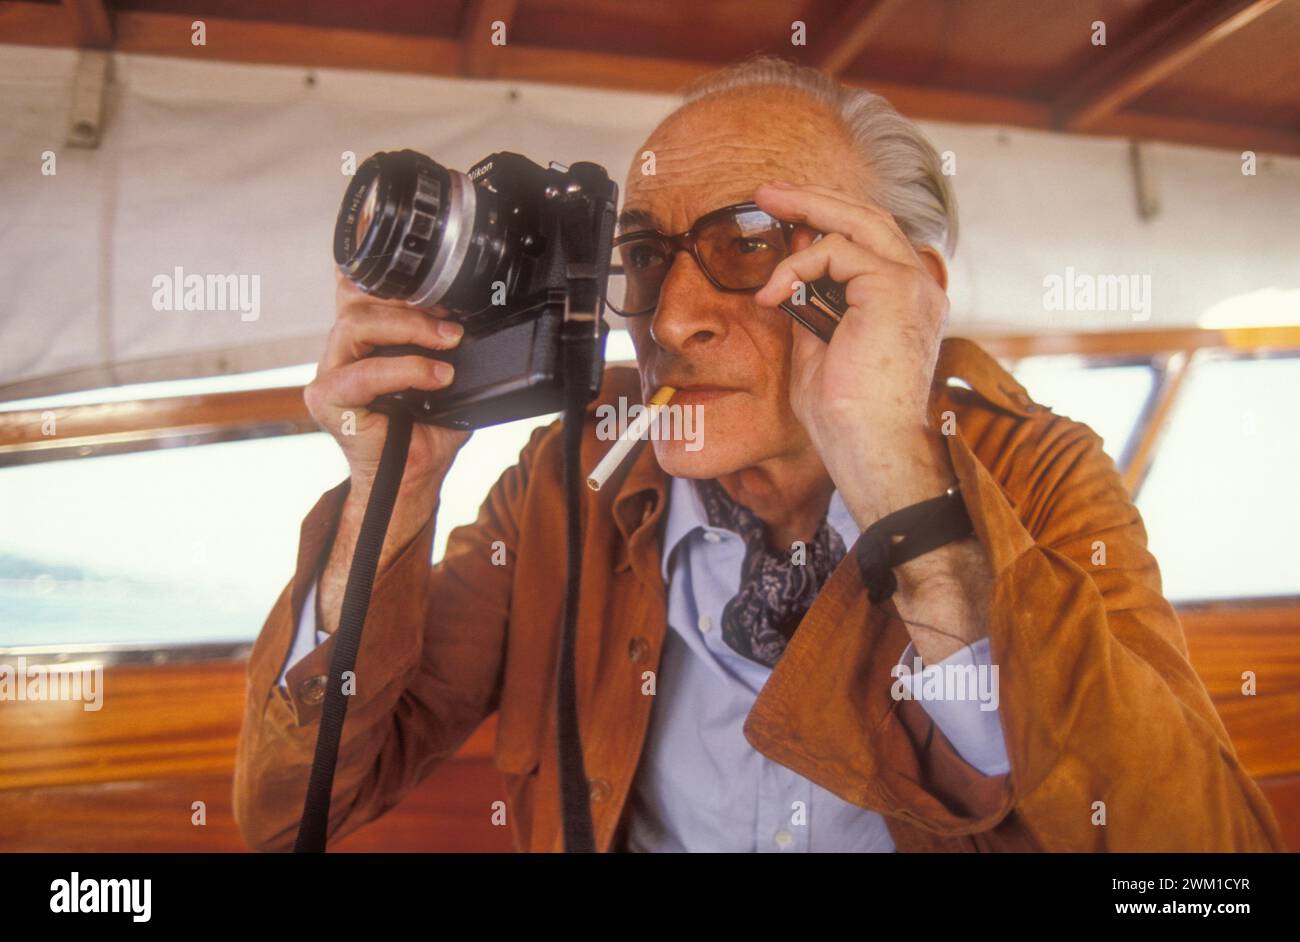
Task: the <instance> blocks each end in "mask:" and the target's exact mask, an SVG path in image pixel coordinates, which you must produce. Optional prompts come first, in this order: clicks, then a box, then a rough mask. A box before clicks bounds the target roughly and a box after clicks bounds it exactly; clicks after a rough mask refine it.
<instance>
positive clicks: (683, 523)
mask: <svg viewBox="0 0 1300 942" xmlns="http://www.w3.org/2000/svg"><path fill="white" fill-rule="evenodd" d="M952 379H957V380H959V381H960V382H961V383H962V384H964V385H966V386H968V387H969V388H970V389H971V390H972V391H974V392H975V393H976V394H978V395H979V396H981V397H982V398H983V399H985V400H987V401H988V402H990V403H991V404H993V405H995V406H997V407H998V408H1001V409H1003V410H1005V411H1008V412H1013V413H1016V414H1019V415H1032V414H1034V413H1035V412H1036V411H1037V410H1039V409H1040V408H1041V407H1040V406H1038V405H1037V404H1035V403H1034V402H1033V401H1032V400H1031V399H1030V398H1029V394H1028V393H1027V392H1026V390H1025V388H1024V387H1023V386H1021V385H1020V383H1018V382H1017V381H1016V380H1015V379H1014V378H1013V377H1012V376H1011V374H1010V373H1008V372H1007V371H1006V370H1004V369H1003V368H1002V366H1001V365H1000V364H999V363H998V362H997V360H995V359H994V358H993V357H992V356H990V355H989V354H988V353H986V352H984V350H983V349H981V348H980V347H979V346H978V345H977V344H976V343H974V342H973V341H971V340H967V339H965V338H963V337H947V338H945V339H944V340H943V341H942V343H941V344H940V346H939V354H938V357H937V360H936V364H935V371H934V382H933V385H932V386H931V389H930V403H929V411H930V420H931V422H932V423H933V427H934V428H936V429H937V428H940V427H941V426H942V422H943V416H942V411H943V409H944V408H945V406H946V404H947V402H948V399H947V388H948V385H949V381H950V380H952ZM620 395H623V396H627V397H628V399H629V400H630V401H635V402H640V401H641V385H640V380H639V377H638V374H637V371H636V368H635V367H634V366H632V367H629V366H615V367H611V368H610V369H609V370H607V377H606V386H605V388H604V389H602V391H601V395H600V396H599V397H598V399H597V400H596V402H593V403H592V404H591V405H590V406H589V407H588V411H592V412H594V411H595V409H596V407H597V403H598V402H611V401H617V398H618V396H620ZM598 444H599V450H600V453H601V454H603V453H604V450H605V449H607V448H608V443H606V442H600V443H598ZM674 481H675V479H673V478H671V477H670V476H669V475H668V474H666V473H665V472H664V471H663V469H662V468H660V467H659V462H658V461H657V460H656V459H655V454H654V447H653V446H652V445H651V443H650V442H648V441H647V442H644V443H642V444H641V445H640V446H638V451H637V455H636V457H635V458H634V459H633V461H632V464H631V466H630V467H629V468H628V469H627V471H626V472H623V479H622V481H621V482H619V483H618V485H617V488H616V490H615V492H614V497H613V501H612V513H613V515H614V521H615V525H616V526H617V528H618V531H619V533H620V535H621V536H622V540H621V541H620V546H619V549H618V552H617V558H616V562H615V570H616V571H621V570H624V569H627V568H628V567H629V566H631V565H633V558H634V556H637V555H638V554H639V555H640V556H641V560H640V562H641V563H642V564H643V566H644V568H643V569H642V572H641V574H642V576H643V577H645V578H646V579H647V580H650V579H652V578H653V577H652V575H651V574H652V573H654V572H655V570H658V575H659V576H660V577H661V579H662V578H664V577H665V574H666V572H667V565H666V564H667V560H668V557H669V555H670V553H671V551H672V550H673V549H674V548H675V547H676V546H677V543H678V542H679V541H680V540H681V539H682V538H683V537H684V536H686V535H687V534H688V533H689V532H690V531H691V529H693V528H694V526H696V525H700V526H707V521H706V519H705V517H704V508H703V507H702V506H700V505H699V503H698V498H697V497H695V496H694V488H692V487H689V486H688V487H685V488H683V490H684V491H685V492H686V493H688V494H690V495H691V499H689V500H682V499H679V500H676V501H671V500H670V491H671V494H672V496H676V494H677V490H676V488H675V486H674ZM670 503H672V504H676V505H677V507H678V508H679V511H680V516H678V517H677V518H676V519H674V517H673V514H672V512H671V510H670V511H669V512H668V515H667V516H668V526H669V527H671V528H672V529H671V530H670V531H666V532H665V534H664V540H663V544H662V546H663V552H662V554H661V553H660V552H659V541H658V540H654V539H652V537H653V536H654V535H655V534H656V533H657V531H658V528H659V524H660V522H661V521H662V520H663V518H664V516H665V507H666V506H667V505H669V504H670ZM828 513H829V514H831V523H832V525H834V526H835V527H836V530H837V531H839V533H840V536H841V538H844V545H845V546H846V547H851V546H852V545H853V544H854V543H855V542H856V541H857V537H858V534H859V530H858V527H857V524H856V523H855V522H854V521H853V518H852V517H851V516H850V515H849V513H848V510H847V508H845V507H844V503H843V501H842V500H841V499H840V496H839V491H836V492H835V495H834V497H833V498H832V501H831V507H830V509H829V510H828ZM849 536H851V537H852V538H851V539H849V538H847V537H849ZM652 557H653V559H652ZM638 568H642V566H641V565H639V566H638ZM654 581H657V582H659V584H660V585H662V582H661V581H659V580H654Z"/></svg>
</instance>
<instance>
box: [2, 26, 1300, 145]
mask: <svg viewBox="0 0 1300 942" xmlns="http://www.w3.org/2000/svg"><path fill="white" fill-rule="evenodd" d="M192 19H193V17H191V16H179V15H175V14H162V13H137V12H132V11H123V12H119V13H117V14H116V15H115V16H114V18H113V23H114V30H115V37H116V38H115V42H114V44H113V48H114V49H116V50H118V51H120V52H127V53H140V54H146V55H163V56H176V57H179V58H184V59H188V60H194V59H196V58H202V59H210V60H221V61H230V62H255V63H266V64H276V65H291V66H302V67H308V68H334V69H360V70H373V71H380V72H404V73H415V74H423V75H436V76H445V77H458V76H462V75H464V72H463V57H464V50H465V46H464V42H463V39H462V38H443V37H437V36H407V35H397V34H390V33H374V32H369V31H362V30H347V29H332V28H324V27H319V26H301V25H291V24H285V23H266V22H253V21H248V20H227V19H220V18H216V17H205V22H206V23H207V25H208V30H207V45H206V46H198V47H196V46H193V45H191V43H190V23H191V21H192ZM491 22H492V21H491V20H487V23H488V24H489V25H490V23H491ZM0 43H19V44H22V45H37V46H76V45H78V43H79V39H78V37H77V35H76V34H75V32H74V30H73V28H72V23H71V21H70V18H69V17H68V16H67V14H66V13H65V12H64V11H63V10H61V9H60V8H58V7H55V6H49V5H46V4H35V3H14V2H6V0H0ZM489 56H490V58H491V60H492V70H493V71H492V76H493V77H494V78H497V79H503V80H511V79H513V80H517V81H528V82H543V83H557V84H564V85H578V86H585V87H595V88H610V89H618V90H622V91H635V92H652V93H672V92H676V91H677V90H679V89H680V88H682V87H683V86H684V85H686V84H687V83H688V82H690V81H691V80H693V79H695V78H698V77H699V76H701V75H703V74H705V73H706V72H709V71H712V70H713V69H714V68H716V67H717V63H712V62H702V61H697V60H689V59H663V58H654V57H649V56H627V55H615V54H611V53H602V52H584V51H580V50H565V49H551V48H544V47H539V46H526V45H522V44H519V43H515V42H513V41H510V42H507V44H506V45H504V46H500V47H496V48H495V51H493V52H491V53H489ZM846 81H850V83H851V84H864V85H865V87H868V88H870V89H871V90H872V91H874V92H877V93H879V94H881V95H883V96H885V97H886V98H888V99H889V100H890V101H891V102H893V104H894V106H895V107H897V108H898V110H899V111H901V112H902V113H904V114H906V115H908V116H909V117H911V118H916V119H922V120H934V121H953V122H957V123H964V124H991V125H1003V126H1010V127H1021V128H1033V129H1050V128H1052V127H1054V126H1055V123H1054V119H1053V111H1052V108H1051V107H1050V106H1049V105H1047V104H1044V103H1042V102H1038V101H1030V100H1026V99H1021V98H1013V97H1009V96H1005V95H993V94H986V93H981V92H967V91H960V90H956V89H945V88H933V87H929V86H920V85H905V84H900V83H891V82H869V83H854V82H852V80H847V79H846ZM1079 130H1080V131H1082V132H1084V133H1090V134H1107V135H1114V136H1120V137H1143V138H1148V139H1152V140H1168V141H1176V142H1178V143H1183V144H1199V145H1203V146H1208V147H1219V148H1225V147H1226V148H1234V149H1242V148H1248V149H1252V150H1257V151H1261V152H1277V153H1285V154H1300V132H1296V131H1293V130H1288V129H1284V128H1274V127H1255V126H1252V125H1241V124H1228V123H1220V122H1215V121H1206V120H1202V119H1197V118H1185V117H1179V116H1174V115H1156V114H1139V113H1135V112H1121V113H1119V114H1114V115H1110V116H1109V117H1105V118H1100V119H1098V120H1097V121H1095V122H1094V123H1093V124H1092V125H1091V126H1090V127H1088V128H1084V129H1079Z"/></svg>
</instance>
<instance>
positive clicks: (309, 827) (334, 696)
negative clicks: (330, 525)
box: [293, 411, 411, 854]
mask: <svg viewBox="0 0 1300 942" xmlns="http://www.w3.org/2000/svg"><path fill="white" fill-rule="evenodd" d="M410 447H411V417H410V416H409V415H407V414H405V413H403V412H400V411H399V412H394V413H391V414H389V416H388V434H387V436H386V437H385V438H384V450H383V454H382V455H381V456H380V459H379V471H378V472H377V473H376V475H375V482H374V484H373V485H372V486H371V489H370V499H369V500H368V501H367V502H366V512H365V515H364V516H363V517H362V518H361V532H360V533H359V534H358V536H357V545H356V549H354V550H353V551H352V565H351V568H349V569H348V585H347V588H346V589H345V590H344V593H343V607H342V609H341V610H340V613H339V625H338V629H337V630H336V631H335V632H334V653H333V655H331V657H330V669H329V682H328V683H327V684H326V685H325V702H324V703H323V704H322V706H321V719H320V730H319V732H317V734H316V755H315V757H314V758H313V760H312V766H311V779H310V780H309V781H308V783H307V798H306V801H305V802H304V803H303V809H302V821H301V823H300V824H299V825H298V840H297V842H296V843H295V844H294V848H293V849H294V852H295V853H299V854H301V853H320V852H322V851H324V850H325V841H326V838H327V837H328V836H329V814H330V792H331V791H332V790H333V787H334V768H335V765H336V764H337V761H338V755H339V741H340V740H341V738H342V736H343V720H344V718H345V717H346V716H347V712H348V697H347V695H346V694H344V693H343V675H344V673H345V672H347V671H352V670H355V668H356V666H357V652H358V651H360V650H361V630H362V628H364V627H365V623H366V610H367V609H368V608H369V607H370V590H371V589H372V588H373V587H374V583H375V572H376V571H377V570H378V568H379V554H380V553H381V552H382V550H383V547H384V538H385V537H387V535H388V524H389V522H390V521H391V520H392V519H393V506H394V505H395V504H396V503H397V491H398V488H399V487H401V484H402V472H403V471H405V470H406V455H407V452H408V451H409V450H410Z"/></svg>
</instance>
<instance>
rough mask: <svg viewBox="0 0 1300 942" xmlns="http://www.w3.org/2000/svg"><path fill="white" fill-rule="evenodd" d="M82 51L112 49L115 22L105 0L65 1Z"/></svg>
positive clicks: (64, 4) (64, 3)
mask: <svg viewBox="0 0 1300 942" xmlns="http://www.w3.org/2000/svg"><path fill="white" fill-rule="evenodd" d="M63 8H64V9H65V10H67V11H68V14H69V15H70V16H71V17H72V22H73V30H74V31H75V34H76V37H77V45H78V46H80V47H81V48H82V49H112V48H113V20H112V16H111V14H110V13H109V12H108V8H107V7H106V6H105V5H104V0H63Z"/></svg>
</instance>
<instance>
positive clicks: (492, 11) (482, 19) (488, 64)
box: [460, 0, 519, 78]
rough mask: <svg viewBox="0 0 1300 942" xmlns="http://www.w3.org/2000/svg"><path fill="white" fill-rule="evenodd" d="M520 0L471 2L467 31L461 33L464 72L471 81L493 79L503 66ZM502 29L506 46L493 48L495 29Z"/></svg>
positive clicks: (462, 69)
mask: <svg viewBox="0 0 1300 942" xmlns="http://www.w3.org/2000/svg"><path fill="white" fill-rule="evenodd" d="M518 6H519V3H518V0H470V5H469V11H468V15H467V16H466V17H465V28H464V30H463V31H462V33H461V38H460V42H461V72H462V73H463V74H464V75H466V76H469V77H471V78H491V77H493V76H494V75H496V72H497V68H498V66H499V65H500V64H501V53H502V52H503V51H504V50H505V49H507V48H509V45H510V43H509V36H510V23H511V21H512V20H513V19H514V17H515V11H516V9H517V8H518ZM495 23H500V24H502V26H503V33H504V36H503V38H504V39H505V40H506V41H505V43H504V44H503V45H493V42H492V40H493V39H494V38H495V36H494V34H495V33H496V29H495V28H494V26H493V24H495Z"/></svg>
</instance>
